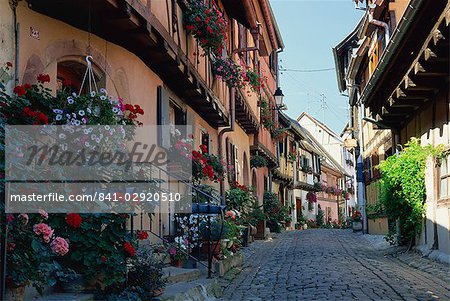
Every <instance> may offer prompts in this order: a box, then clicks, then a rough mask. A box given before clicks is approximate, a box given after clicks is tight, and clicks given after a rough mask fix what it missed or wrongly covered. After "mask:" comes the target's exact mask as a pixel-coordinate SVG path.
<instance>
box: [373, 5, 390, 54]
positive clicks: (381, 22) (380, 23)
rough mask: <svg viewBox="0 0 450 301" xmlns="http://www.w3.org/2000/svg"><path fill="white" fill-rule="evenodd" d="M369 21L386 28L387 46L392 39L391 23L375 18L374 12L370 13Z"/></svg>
mask: <svg viewBox="0 0 450 301" xmlns="http://www.w3.org/2000/svg"><path fill="white" fill-rule="evenodd" d="M369 23H370V24H373V25H375V26H378V27H383V28H384V39H385V45H386V46H387V44H388V43H389V40H390V35H389V25H388V24H387V23H386V22H383V21H380V20H375V19H374V18H373V15H372V13H369Z"/></svg>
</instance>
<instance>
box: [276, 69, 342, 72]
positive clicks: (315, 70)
mask: <svg viewBox="0 0 450 301" xmlns="http://www.w3.org/2000/svg"><path fill="white" fill-rule="evenodd" d="M335 69H336V68H324V69H286V68H283V69H280V71H286V72H299V73H312V72H325V71H331V70H335Z"/></svg>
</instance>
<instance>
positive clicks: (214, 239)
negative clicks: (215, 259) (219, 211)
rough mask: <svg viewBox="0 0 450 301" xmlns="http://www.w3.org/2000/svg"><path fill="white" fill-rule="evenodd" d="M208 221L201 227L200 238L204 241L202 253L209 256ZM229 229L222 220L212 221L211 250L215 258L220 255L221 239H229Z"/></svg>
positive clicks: (201, 224) (202, 223) (203, 222)
mask: <svg viewBox="0 0 450 301" xmlns="http://www.w3.org/2000/svg"><path fill="white" fill-rule="evenodd" d="M207 225H208V221H202V222H201V223H200V225H199V231H200V236H201V238H202V240H203V243H202V252H203V253H204V254H207V253H208V251H209V237H210V236H209V235H210V234H209V229H208V227H207ZM227 235H228V227H227V225H226V223H224V222H222V221H221V220H217V219H214V220H212V221H211V250H212V254H213V255H214V256H218V255H220V251H221V249H220V239H222V238H224V237H227Z"/></svg>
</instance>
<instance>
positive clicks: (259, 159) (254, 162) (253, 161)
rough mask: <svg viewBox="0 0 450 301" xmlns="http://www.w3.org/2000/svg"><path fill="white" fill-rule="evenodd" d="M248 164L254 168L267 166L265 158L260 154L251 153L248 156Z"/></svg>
mask: <svg viewBox="0 0 450 301" xmlns="http://www.w3.org/2000/svg"><path fill="white" fill-rule="evenodd" d="M250 166H251V167H255V168H261V167H266V166H267V160H266V159H265V158H264V157H263V156H260V155H253V156H251V158H250Z"/></svg>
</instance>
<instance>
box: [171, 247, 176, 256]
mask: <svg viewBox="0 0 450 301" xmlns="http://www.w3.org/2000/svg"><path fill="white" fill-rule="evenodd" d="M169 254H170V255H171V256H175V255H176V254H177V249H175V248H170V250H169Z"/></svg>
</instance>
